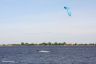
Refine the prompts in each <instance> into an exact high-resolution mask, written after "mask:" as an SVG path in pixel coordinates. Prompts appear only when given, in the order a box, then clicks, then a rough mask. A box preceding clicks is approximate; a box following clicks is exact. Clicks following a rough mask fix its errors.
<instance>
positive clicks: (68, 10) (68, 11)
mask: <svg viewBox="0 0 96 64" xmlns="http://www.w3.org/2000/svg"><path fill="white" fill-rule="evenodd" d="M64 9H65V10H66V11H67V14H68V15H69V16H71V15H72V14H71V10H70V8H69V7H66V6H64Z"/></svg>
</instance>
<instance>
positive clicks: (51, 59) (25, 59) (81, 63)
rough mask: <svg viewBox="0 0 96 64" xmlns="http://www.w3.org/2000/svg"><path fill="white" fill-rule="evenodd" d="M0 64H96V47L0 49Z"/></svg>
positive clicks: (18, 47)
mask: <svg viewBox="0 0 96 64" xmlns="http://www.w3.org/2000/svg"><path fill="white" fill-rule="evenodd" d="M40 51H43V52H40ZM0 64H96V47H95V46H21V47H20V46H17V47H0Z"/></svg>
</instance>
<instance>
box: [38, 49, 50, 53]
mask: <svg viewBox="0 0 96 64" xmlns="http://www.w3.org/2000/svg"><path fill="white" fill-rule="evenodd" d="M39 52H43V53H48V52H50V51H47V50H40V51H39Z"/></svg>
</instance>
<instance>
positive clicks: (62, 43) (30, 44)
mask: <svg viewBox="0 0 96 64" xmlns="http://www.w3.org/2000/svg"><path fill="white" fill-rule="evenodd" d="M1 46H96V43H89V44H78V43H70V44H69V43H66V42H54V43H53V42H43V43H25V42H21V43H20V44H3V45H1Z"/></svg>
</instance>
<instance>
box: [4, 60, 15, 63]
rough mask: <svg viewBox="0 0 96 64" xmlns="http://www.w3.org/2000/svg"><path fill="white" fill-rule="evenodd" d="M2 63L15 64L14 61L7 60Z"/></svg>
mask: <svg viewBox="0 0 96 64" xmlns="http://www.w3.org/2000/svg"><path fill="white" fill-rule="evenodd" d="M2 62H4V63H15V61H9V60H2Z"/></svg>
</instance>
